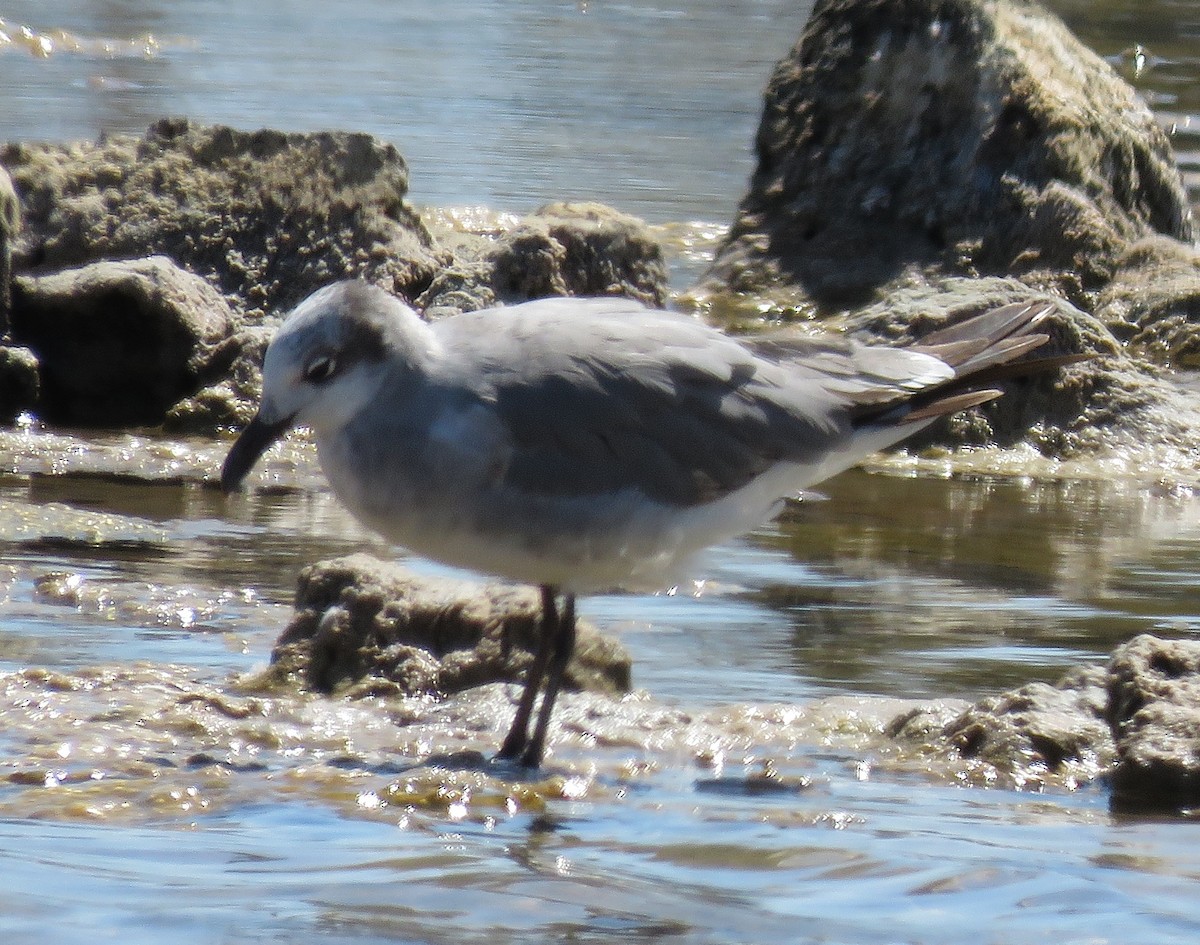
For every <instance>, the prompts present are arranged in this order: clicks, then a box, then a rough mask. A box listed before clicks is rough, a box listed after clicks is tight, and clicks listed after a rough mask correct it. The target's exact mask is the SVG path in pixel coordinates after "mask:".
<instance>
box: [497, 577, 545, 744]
mask: <svg viewBox="0 0 1200 945" xmlns="http://www.w3.org/2000/svg"><path fill="white" fill-rule="evenodd" d="M558 625H559V619H558V607H557V606H556V605H555V603H554V588H552V587H545V586H543V587H542V622H541V626H540V627H539V628H538V634H539V636H538V643H537V650H536V651H535V652H534V654H533V662H532V663H530V664H529V669H528V670H527V671H526V673H525V689H524V691H523V692H522V693H521V701H520V702H519V703H518V704H517V711H516V714H515V715H514V716H513V721H512V727H511V728H509V730H508V735H506V736H505V738H504V744H503V745H501V746H500V752H499V754H497V755H496V757H497V758H504V759H512V758H516V757H517V756H518V755H520V754H521V753H522V752H523V751H525V746H526V745H528V744H529V719H530V717H531V716H532V715H533V704H534V702H535V701H537V694H538V689H540V688H541V685H542V677H543V676H545V675H546V667H547V666H549V665H550V655H551V653H553V652H554V643H555V640H556V639H557V638H558V635H559V634H558Z"/></svg>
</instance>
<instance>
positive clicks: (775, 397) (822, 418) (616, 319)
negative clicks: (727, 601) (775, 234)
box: [435, 299, 932, 506]
mask: <svg viewBox="0 0 1200 945" xmlns="http://www.w3.org/2000/svg"><path fill="white" fill-rule="evenodd" d="M481 314H482V313H470V314H466V315H459V316H454V317H452V318H449V319H446V320H443V321H441V322H438V323H436V325H435V330H436V331H437V333H438V336H439V338H440V340H441V341H442V342H443V343H444V344H446V345H447V347H450V348H453V349H454V351H455V353H456V354H457V355H459V356H461V359H462V361H461V363H462V366H463V369H464V370H467V371H470V373H471V376H472V378H473V380H471V381H470V382H471V383H473V384H474V385H475V387H476V389H477V391H478V393H479V396H480V397H482V398H483V399H484V400H485V401H486V402H487V403H488V404H489V406H490V407H491V408H492V409H493V410H494V411H495V412H496V413H497V415H498V416H499V418H500V420H501V421H502V422H503V423H504V424H505V426H506V427H507V429H508V431H509V434H510V436H511V442H512V446H513V449H512V453H511V456H510V457H509V462H508V464H507V467H506V470H505V473H504V482H505V484H506V485H509V486H512V487H515V488H520V489H524V490H529V491H533V492H536V493H541V494H553V495H586V494H598V493H605V492H612V491H618V490H621V489H627V488H635V489H639V490H641V491H642V492H643V493H645V494H646V495H648V496H650V497H652V498H655V499H658V500H661V501H665V502H668V503H671V504H675V505H683V506H686V505H693V504H696V503H699V502H704V501H708V500H711V499H713V498H716V497H719V496H721V495H724V494H726V493H728V492H730V491H733V490H735V489H737V488H739V487H741V486H743V485H745V484H746V483H748V482H749V481H750V480H751V479H753V478H754V477H755V476H757V475H759V474H760V473H761V472H763V471H764V470H765V469H767V468H768V467H769V466H770V465H772V464H773V463H775V462H776V461H778V460H780V459H782V458H787V459H792V460H798V461H817V460H819V459H820V458H821V457H822V456H824V455H825V453H826V452H827V451H828V450H829V449H830V448H831V446H833V445H835V444H836V443H837V442H838V441H839V439H840V438H841V437H843V436H845V435H846V434H847V432H848V430H849V406H850V405H851V403H852V401H851V400H850V399H848V398H846V397H843V396H842V395H840V394H838V393H837V392H836V391H831V390H830V389H828V387H827V382H828V376H823V375H822V376H818V375H819V374H820V372H815V373H814V372H808V373H805V372H798V371H795V370H791V369H790V368H789V369H787V370H785V369H783V368H781V366H780V365H778V364H776V363H774V362H773V361H772V360H769V359H766V358H762V357H759V356H757V355H756V354H755V353H754V352H752V351H750V350H749V349H747V348H746V347H745V346H744V345H742V344H740V343H738V342H737V341H735V340H733V339H731V338H729V337H727V336H726V335H724V334H722V333H721V332H719V331H717V330H715V329H712V328H709V327H707V326H705V325H703V324H702V323H700V322H698V321H694V320H692V319H689V318H686V317H684V316H680V315H676V314H672V313H668V312H660V311H656V310H651V309H647V308H645V307H643V306H641V305H639V304H637V303H635V302H630V301H627V300H622V299H547V300H541V301H538V302H531V303H525V304H522V305H516V306H512V307H510V308H509V309H508V310H507V311H506V313H505V314H506V318H505V320H504V321H503V322H498V321H497V320H496V319H495V312H492V313H491V316H490V318H488V317H487V316H484V317H482V318H481V317H473V315H474V316H479V315H481ZM927 360H932V359H927ZM462 380H463V382H464V383H466V382H468V379H467V378H466V377H464V378H463V379H462Z"/></svg>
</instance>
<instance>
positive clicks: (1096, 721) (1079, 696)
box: [942, 667, 1115, 779]
mask: <svg viewBox="0 0 1200 945" xmlns="http://www.w3.org/2000/svg"><path fill="white" fill-rule="evenodd" d="M1105 680H1106V674H1105V672H1104V670H1103V668H1101V667H1087V668H1081V669H1078V670H1075V671H1072V672H1070V673H1068V674H1067V675H1066V676H1064V677H1063V678H1062V679H1060V680H1059V681H1058V682H1057V683H1056V684H1055V685H1053V686H1050V685H1047V684H1046V683H1029V684H1028V685H1025V686H1022V687H1021V688H1020V689H1016V690H1013V691H1010V692H1005V693H1002V694H1000V695H998V696H991V697H988V698H985V699H982V700H980V701H979V702H977V703H975V704H974V705H973V706H971V707H970V708H969V709H967V710H966V711H965V712H963V713H962V714H961V715H959V716H958V717H957V718H955V719H953V720H952V721H950V722H949V723H948V724H947V725H946V726H945V728H944V729H943V731H942V734H943V735H944V736H945V737H946V738H948V739H949V740H950V743H951V744H952V745H953V747H954V748H955V749H957V751H958V752H959V754H961V755H962V756H963V757H964V758H978V759H981V760H983V761H986V762H987V763H989V764H991V765H993V766H994V767H996V768H997V769H999V770H1001V771H1006V772H1011V771H1014V770H1017V769H1029V768H1033V767H1042V768H1044V769H1046V770H1049V771H1058V770H1059V769H1061V768H1063V767H1064V766H1067V765H1070V766H1072V767H1073V768H1075V769H1078V770H1079V771H1080V773H1081V774H1082V775H1083V776H1084V777H1086V778H1089V779H1090V778H1092V777H1095V776H1096V775H1097V774H1099V773H1100V772H1101V771H1103V770H1105V769H1106V768H1108V767H1109V766H1110V765H1111V764H1112V761H1113V757H1114V750H1115V749H1114V746H1113V740H1112V735H1111V733H1110V731H1109V726H1108V722H1107V720H1106V717H1105V709H1106V706H1107V692H1106V690H1105Z"/></svg>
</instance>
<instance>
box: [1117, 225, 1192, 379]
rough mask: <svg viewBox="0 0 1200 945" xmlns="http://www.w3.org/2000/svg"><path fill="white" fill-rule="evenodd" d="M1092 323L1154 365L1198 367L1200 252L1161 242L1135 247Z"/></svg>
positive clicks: (1123, 260) (1145, 242)
mask: <svg viewBox="0 0 1200 945" xmlns="http://www.w3.org/2000/svg"><path fill="white" fill-rule="evenodd" d="M1096 317H1097V318H1099V319H1100V320H1101V321H1102V322H1103V323H1104V324H1105V326H1106V327H1107V328H1108V329H1109V330H1110V331H1111V332H1112V333H1113V334H1114V335H1115V336H1116V337H1118V338H1120V339H1122V340H1125V341H1127V342H1128V343H1129V347H1130V349H1131V350H1133V351H1136V352H1138V353H1140V354H1142V355H1144V356H1146V357H1147V358H1149V359H1150V360H1152V361H1155V362H1157V363H1159V364H1166V365H1171V366H1173V367H1179V368H1197V367H1200V251H1197V249H1196V248H1195V247H1194V246H1189V245H1187V244H1184V243H1179V242H1176V241H1175V240H1170V239H1164V238H1163V237H1149V238H1147V239H1145V240H1142V241H1140V242H1138V243H1135V244H1134V245H1133V246H1132V247H1131V248H1130V249H1129V251H1128V252H1126V253H1125V255H1124V256H1122V257H1121V258H1120V259H1119V260H1118V261H1117V271H1116V274H1115V275H1114V276H1113V279H1112V281H1111V282H1110V283H1108V285H1106V286H1105V287H1104V289H1103V290H1102V291H1101V292H1100V294H1099V296H1098V298H1097V300H1096Z"/></svg>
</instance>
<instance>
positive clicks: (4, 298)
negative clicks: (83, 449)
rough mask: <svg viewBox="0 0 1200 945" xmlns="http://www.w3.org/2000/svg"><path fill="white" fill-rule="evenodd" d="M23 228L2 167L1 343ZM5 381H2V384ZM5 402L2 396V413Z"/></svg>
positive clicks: (5, 336) (5, 333) (6, 328)
mask: <svg viewBox="0 0 1200 945" xmlns="http://www.w3.org/2000/svg"><path fill="white" fill-rule="evenodd" d="M20 226H21V205H20V202H19V201H18V200H17V192H16V191H15V190H14V189H13V183H12V178H11V177H9V176H8V172H7V171H5V170H4V168H3V167H0V342H3V341H6V340H7V339H8V337H9V308H10V306H11V304H12V244H13V240H15V239H16V237H17V233H18V232H19V230H20ZM2 383H3V381H0V384H2ZM4 403H5V401H4V399H3V394H0V413H2V412H3V405H4Z"/></svg>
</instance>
